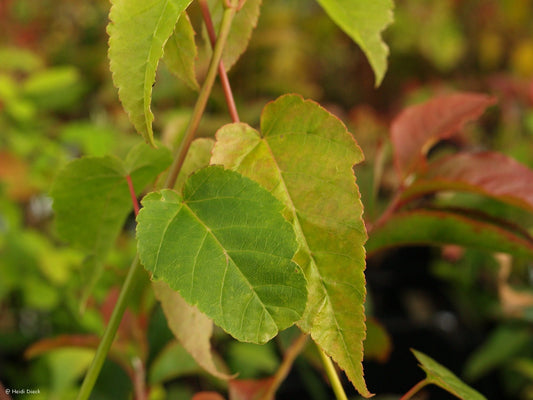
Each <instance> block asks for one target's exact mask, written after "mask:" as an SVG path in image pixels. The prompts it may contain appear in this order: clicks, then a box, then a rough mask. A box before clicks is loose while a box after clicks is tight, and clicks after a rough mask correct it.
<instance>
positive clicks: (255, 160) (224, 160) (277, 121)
mask: <svg viewBox="0 0 533 400" xmlns="http://www.w3.org/2000/svg"><path fill="white" fill-rule="evenodd" d="M362 159H363V154H362V152H361V150H360V148H359V147H358V146H357V143H356V142H355V140H354V139H353V137H352V136H351V135H350V133H349V132H348V131H347V130H346V127H345V126H344V125H343V124H342V122H340V121H339V120H338V119H337V118H336V117H335V116H333V115H331V114H330V113H329V112H327V111H326V110H325V109H323V108H321V107H320V106H319V105H318V104H316V103H314V102H312V101H304V100H303V99H302V98H301V97H300V96H296V95H286V96H282V97H280V98H279V99H278V100H276V101H275V102H273V103H270V104H268V105H267V106H266V107H265V109H264V111H263V115H262V118H261V133H259V132H257V131H256V130H254V129H253V128H251V127H250V126H248V125H246V124H231V125H227V126H225V127H223V128H222V129H221V130H219V131H218V133H217V142H216V144H215V148H214V150H213V157H212V159H211V163H214V164H223V165H225V166H226V167H227V168H231V169H235V170H237V171H239V172H240V173H242V174H243V175H245V176H248V177H250V178H252V179H254V180H256V181H257V182H259V183H260V184H261V185H263V186H264V187H265V188H267V189H268V190H270V191H271V192H272V193H273V194H274V195H275V196H276V197H277V198H278V199H280V200H281V201H282V202H283V203H284V205H285V207H286V210H285V215H286V217H287V218H288V219H289V220H290V221H291V222H292V223H293V225H294V227H295V231H296V235H297V239H298V242H299V245H300V249H299V251H298V253H297V255H296V258H295V260H296V261H297V262H298V263H299V264H300V265H301V266H302V267H303V269H304V273H305V275H306V278H307V281H308V290H309V299H308V304H307V308H306V311H305V314H304V317H303V319H302V320H301V321H300V322H299V326H300V327H301V328H302V329H303V330H304V331H305V332H308V333H310V334H311V336H312V338H313V340H314V341H315V342H316V343H317V344H318V345H319V346H320V347H321V348H322V349H323V350H324V351H325V352H326V353H327V354H328V355H329V356H331V357H332V358H333V359H334V360H335V361H336V362H337V363H338V364H339V366H340V367H341V368H342V369H343V370H344V371H345V372H346V374H347V375H348V377H349V378H350V380H351V381H352V383H353V384H354V386H355V387H356V389H357V390H358V391H359V393H361V394H362V395H364V396H369V395H370V393H369V392H368V390H367V389H366V385H365V382H364V379H363V367H362V365H361V362H362V360H363V343H362V342H363V340H364V338H365V316H364V307H363V304H364V301H365V294H366V290H365V277H364V272H363V271H364V269H365V250H364V247H363V245H364V243H365V241H366V231H365V226H364V224H363V220H362V213H363V206H362V204H361V201H360V195H359V191H358V188H357V185H356V184H355V177H354V173H353V170H352V167H353V165H354V164H356V163H358V162H360V161H362Z"/></svg>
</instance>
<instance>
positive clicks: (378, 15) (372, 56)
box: [317, 0, 393, 86]
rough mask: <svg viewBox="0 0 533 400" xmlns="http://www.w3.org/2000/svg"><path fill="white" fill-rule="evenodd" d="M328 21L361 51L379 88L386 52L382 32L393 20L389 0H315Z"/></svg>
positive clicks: (383, 73) (387, 52) (384, 66)
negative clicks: (326, 14)
mask: <svg viewBox="0 0 533 400" xmlns="http://www.w3.org/2000/svg"><path fill="white" fill-rule="evenodd" d="M317 1H318V3H319V4H320V5H321V6H322V8H323V9H324V10H325V11H326V12H327V13H328V15H329V16H330V18H331V19H332V20H333V21H334V22H335V23H336V24H337V25H338V26H339V27H340V28H341V29H342V30H343V31H344V32H345V33H346V34H348V36H350V37H351V38H352V39H353V40H354V41H355V42H356V43H357V44H358V45H359V46H360V47H361V49H362V50H363V52H364V53H365V55H366V56H367V58H368V61H369V62H370V65H371V66H372V69H373V70H374V74H375V76H376V86H379V84H380V83H381V81H382V80H383V77H384V76H385V71H386V70H387V56H388V54H389V49H388V47H387V45H386V44H385V43H384V42H383V40H382V38H381V32H382V31H383V30H384V29H385V28H386V27H387V26H388V25H389V24H390V23H391V22H392V20H393V14H392V9H393V3H392V0H367V1H353V0H317Z"/></svg>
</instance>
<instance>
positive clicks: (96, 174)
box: [51, 143, 171, 260]
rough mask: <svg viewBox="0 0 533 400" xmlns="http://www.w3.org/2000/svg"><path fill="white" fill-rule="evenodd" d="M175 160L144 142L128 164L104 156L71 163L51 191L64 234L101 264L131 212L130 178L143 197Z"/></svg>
mask: <svg viewBox="0 0 533 400" xmlns="http://www.w3.org/2000/svg"><path fill="white" fill-rule="evenodd" d="M170 162H171V155H170V151H169V150H168V149H166V148H160V149H157V150H156V149H153V148H150V147H149V146H146V144H144V143H141V144H140V145H138V146H135V147H134V148H133V149H132V150H131V151H130V153H129V154H128V156H127V158H126V161H125V162H123V161H122V160H120V159H118V158H116V157H112V156H105V157H84V158H80V159H77V160H74V161H72V162H70V163H69V164H67V165H66V166H65V167H64V168H63V169H62V170H61V171H60V172H59V174H58V176H57V177H56V179H55V181H54V184H53V186H52V190H51V196H52V198H53V201H54V202H53V208H54V212H55V221H56V229H57V232H58V234H59V236H60V237H61V238H63V239H64V240H65V241H67V242H70V243H73V244H76V245H78V246H79V247H81V248H82V249H84V250H85V251H87V252H88V253H89V254H90V255H94V256H96V258H97V259H99V260H102V259H103V258H104V257H105V255H106V254H107V252H108V251H109V249H110V248H111V247H112V246H113V243H114V242H115V239H116V237H117V236H118V234H119V232H120V230H121V228H122V226H123V225H124V221H125V220H126V217H127V216H128V214H129V213H130V212H131V210H132V202H131V196H130V192H129V188H128V184H127V181H126V179H125V178H126V176H127V175H130V176H131V178H132V182H133V185H134V188H135V189H136V193H137V194H139V193H141V192H142V190H143V189H144V188H145V186H146V185H147V184H148V183H150V182H151V181H152V180H153V179H154V178H155V177H156V176H157V174H159V173H160V172H161V171H163V170H164V169H165V168H167V167H168V165H170Z"/></svg>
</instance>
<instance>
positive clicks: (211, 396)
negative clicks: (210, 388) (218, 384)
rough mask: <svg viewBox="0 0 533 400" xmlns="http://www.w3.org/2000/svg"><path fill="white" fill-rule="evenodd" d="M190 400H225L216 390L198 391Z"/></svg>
mask: <svg viewBox="0 0 533 400" xmlns="http://www.w3.org/2000/svg"><path fill="white" fill-rule="evenodd" d="M191 400H225V399H224V397H222V396H221V395H220V394H219V393H217V392H200V393H196V394H195V395H194V396H193V397H192V399H191Z"/></svg>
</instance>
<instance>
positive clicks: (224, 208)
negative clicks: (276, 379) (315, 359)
mask: <svg viewBox="0 0 533 400" xmlns="http://www.w3.org/2000/svg"><path fill="white" fill-rule="evenodd" d="M143 206H144V207H143V209H142V210H141V212H140V213H139V216H138V227H137V239H138V251H139V255H140V258H141V261H142V263H143V265H144V266H145V268H146V269H147V270H149V271H150V272H151V273H152V275H153V278H154V279H155V280H158V279H162V280H164V281H165V282H167V283H168V285H169V286H170V287H171V288H172V289H174V290H178V291H179V292H180V294H181V295H182V296H183V298H184V299H185V300H186V301H187V302H189V303H190V304H192V305H197V306H198V308H199V309H200V310H201V311H202V312H204V313H205V314H207V315H208V316H209V317H210V318H212V319H213V320H214V322H215V323H216V324H217V325H219V326H220V327H222V328H223V329H225V330H226V331H227V332H228V333H230V334H231V335H233V336H234V337H235V338H237V339H239V340H241V341H250V342H256V343H265V342H266V341H268V340H270V339H271V338H272V337H274V336H275V335H276V334H277V333H278V331H279V330H281V329H285V328H287V327H289V326H291V325H292V324H294V323H295V322H296V321H297V320H299V319H300V318H301V315H302V313H303V311H304V308H305V302H306V299H307V291H306V282H305V278H304V276H303V274H302V272H301V270H300V268H299V267H298V265H297V264H295V263H294V262H293V261H292V257H293V255H294V252H295V251H296V249H297V243H296V240H295V238H294V232H293V230H292V227H291V225H290V224H288V223H287V222H286V221H285V220H284V219H283V217H282V215H281V213H280V212H281V209H282V204H281V203H279V202H278V201H277V200H276V199H275V198H274V197H273V196H272V195H271V194H270V193H268V192H267V191H266V190H265V189H263V188H262V187H261V186H259V185H258V184H257V183H256V182H254V181H252V180H250V179H247V178H245V177H243V176H241V175H240V174H238V173H236V172H233V171H229V170H224V169H223V168H221V167H208V168H205V169H202V170H200V171H198V172H197V173H195V174H194V175H192V176H191V177H190V178H189V179H188V180H187V182H186V183H185V186H184V189H183V196H180V195H179V194H178V193H177V192H175V191H172V190H163V191H161V192H158V193H151V194H149V195H148V196H146V197H145V198H144V200H143Z"/></svg>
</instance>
